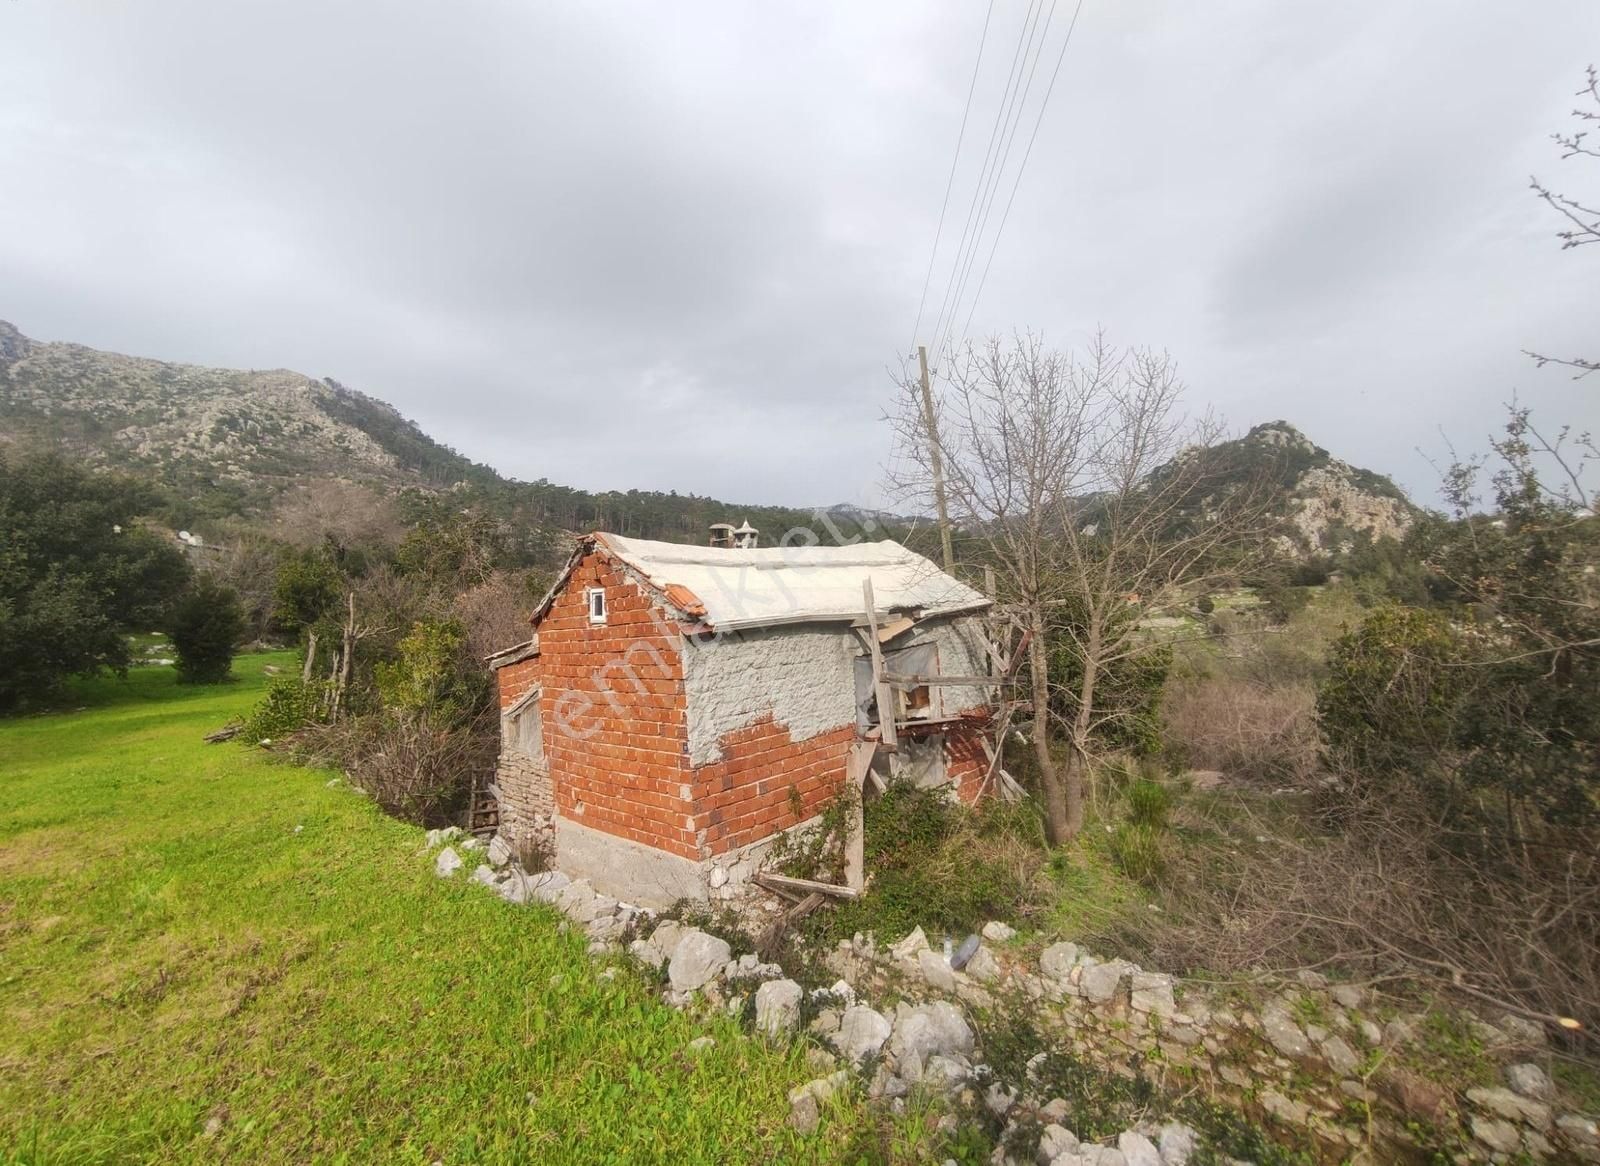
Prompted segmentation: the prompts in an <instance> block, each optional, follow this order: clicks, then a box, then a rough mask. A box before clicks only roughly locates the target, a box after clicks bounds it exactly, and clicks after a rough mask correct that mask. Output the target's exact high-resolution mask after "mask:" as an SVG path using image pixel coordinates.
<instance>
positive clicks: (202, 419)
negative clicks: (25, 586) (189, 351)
mask: <svg viewBox="0 0 1600 1166" xmlns="http://www.w3.org/2000/svg"><path fill="white" fill-rule="evenodd" d="M7 442H12V443H32V444H41V445H49V446H51V447H54V448H58V449H62V450H65V451H67V452H69V453H72V454H73V455H75V456H77V457H79V458H81V459H83V460H84V461H86V462H88V463H89V464H91V465H95V466H102V467H106V468H110V469H117V470H122V471H125V472H129V473H133V474H136V475H139V476H142V477H149V478H152V479H154V480H156V481H157V482H159V483H160V484H162V485H163V486H164V487H165V488H166V490H167V492H168V494H169V495H170V496H171V497H172V498H173V499H174V502H173V507H172V509H173V513H172V514H171V515H169V516H168V517H170V518H171V519H172V521H173V522H174V523H178V522H181V523H183V524H185V525H190V526H200V527H203V525H204V520H205V519H207V518H221V517H225V516H232V515H242V516H246V517H249V516H253V515H259V514H261V513H263V512H264V511H265V510H266V509H267V508H268V507H270V505H271V504H272V502H273V500H274V499H275V498H277V497H278V496H279V495H280V494H281V493H282V492H283V491H284V490H285V489H287V488H288V487H290V486H293V485H301V484H305V483H307V482H311V481H315V480H317V479H331V480H338V481H348V482H356V483H360V484H365V485H371V486H375V487H377V488H379V489H381V490H383V491H385V492H387V493H393V492H396V491H403V490H417V491H421V492H424V493H440V492H443V491H446V490H449V491H451V492H452V494H453V495H454V496H456V497H457V498H458V499H459V502H460V505H461V506H462V507H463V508H466V507H471V506H477V507H480V508H482V509H484V510H486V511H488V512H490V513H493V514H494V515H496V516H497V517H498V518H500V519H501V520H502V521H503V522H505V523H506V524H507V525H509V526H512V527H520V528H524V529H523V530H522V531H521V532H520V533H523V534H527V533H529V532H530V530H532V529H539V530H547V531H548V530H574V531H576V530H588V529H604V530H614V531H617V532H618V533H621V534H628V535H633V536H636V537H641V538H660V539H668V540H674V541H699V540H700V539H702V538H704V537H705V533H706V527H707V526H708V525H709V524H710V523H712V522H716V521H722V520H731V521H734V522H740V521H743V520H745V519H748V520H749V521H750V522H752V523H754V524H755V525H756V526H757V527H758V528H760V529H761V530H762V531H764V532H766V533H767V535H768V536H769V538H771V539H772V540H774V541H775V540H776V539H777V538H778V537H780V536H781V535H782V533H783V532H784V531H785V530H788V529H789V528H790V527H793V526H797V525H803V524H810V523H811V514H810V512H809V511H801V510H795V509H790V508H785V507H773V506H750V505H740V504H732V503H725V502H721V501H718V500H717V499H714V498H704V497H699V496H696V495H692V494H691V495H683V494H677V493H662V492H658V491H643V490H629V491H608V492H604V493H591V492H589V491H584V490H575V489H571V488H569V487H565V486H559V485H555V484H553V483H551V482H548V481H544V480H540V481H537V482H517V481H514V480H512V479H508V478H505V477H502V476H501V475H500V474H499V473H497V472H496V471H495V470H493V469H492V468H490V467H489V466H485V465H480V464H479V463H477V462H474V461H472V460H471V459H469V458H466V457H463V456H462V455H461V454H459V453H457V452H456V451H455V450H453V449H451V448H450V447H449V446H446V445H443V444H441V443H439V442H437V441H435V440H434V439H433V438H431V437H429V436H428V435H427V434H426V433H424V432H423V431H422V430H421V429H420V428H418V427H417V425H416V424H415V423H414V422H412V421H409V420H407V419H406V418H405V417H404V416H402V415H401V414H400V412H399V411H398V410H396V409H395V408H394V407H393V406H392V405H388V404H386V403H385V402H383V401H380V400H378V399H377V398H375V397H370V396H368V395H367V394H365V393H360V392H357V391H355V390H354V389H349V388H346V387H345V386H344V385H341V384H340V383H339V382H338V381H335V380H333V379H331V378H325V379H322V380H317V379H314V378H312V377H309V376H306V375H304V374H302V373H297V372H292V371H289V370H287V369H271V370H265V371H262V370H250V371H245V370H240V369H221V368H206V367H202V366H200V365H191V364H173V363H169V362H167V361H162V360H152V359H148V358H145V357H137V356H124V355H121V354H120V353H114V352H101V351H99V350H97V349H93V348H86V347H84V346H83V345H80V344H65V343H41V342H39V341H36V340H32V339H30V338H28V337H27V336H25V335H23V333H22V332H21V331H19V330H18V329H17V328H16V327H15V326H14V325H12V324H9V323H6V322H5V321H3V320H0V446H3V445H4V444H5V443H7Z"/></svg>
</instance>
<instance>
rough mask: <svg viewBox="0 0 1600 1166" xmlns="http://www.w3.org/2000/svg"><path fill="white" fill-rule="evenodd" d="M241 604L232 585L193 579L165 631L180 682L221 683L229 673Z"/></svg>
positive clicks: (241, 629)
mask: <svg viewBox="0 0 1600 1166" xmlns="http://www.w3.org/2000/svg"><path fill="white" fill-rule="evenodd" d="M244 630H245V620H244V607H243V606H242V605H241V604H240V603H239V596H238V595H237V594H236V593H235V592H234V590H233V588H231V587H226V586H224V585H222V584H221V583H218V582H217V581H216V580H214V579H209V578H204V577H202V578H201V579H199V580H197V581H196V583H195V585H194V586H193V587H192V588H190V589H189V592H188V593H187V594H186V595H184V597H183V598H182V599H180V600H178V604H177V606H176V608H174V610H173V613H172V622H171V624H170V626H169V628H168V635H169V637H170V638H171V640H172V647H173V650H174V651H175V652H176V653H177V657H178V680H179V682H180V683H182V684H221V683H223V682H224V681H225V680H227V679H228V678H229V676H230V675H231V674H232V673H233V651H234V648H235V647H236V646H237V645H238V643H239V641H240V640H241V639H243V638H244Z"/></svg>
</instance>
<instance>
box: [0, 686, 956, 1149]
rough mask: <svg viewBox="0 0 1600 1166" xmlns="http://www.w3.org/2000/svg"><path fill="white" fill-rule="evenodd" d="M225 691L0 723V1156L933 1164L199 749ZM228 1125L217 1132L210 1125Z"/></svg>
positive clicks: (393, 852) (538, 913) (148, 697)
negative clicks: (794, 1117) (804, 1134)
mask: <svg viewBox="0 0 1600 1166" xmlns="http://www.w3.org/2000/svg"><path fill="white" fill-rule="evenodd" d="M271 662H277V663H280V664H281V663H285V662H286V660H285V659H284V658H282V657H273V656H255V657H247V658H244V659H241V660H240V662H239V666H238V671H239V672H240V674H241V677H242V680H241V683H238V684H235V685H231V686H228V687H226V688H222V689H199V690H183V689H180V688H179V687H177V686H176V685H175V684H174V682H173V674H172V672H171V670H170V669H165V668H161V669H155V668H150V669H138V670H135V672H134V673H133V674H132V676H131V677H130V679H129V680H128V681H127V682H126V683H121V682H117V681H114V680H104V681H100V682H96V683H92V684H88V685H85V686H84V687H83V689H82V690H81V696H82V701H83V703H84V704H85V706H87V707H86V708H85V709H82V710H79V711H77V712H75V713H67V714H61V715H53V716H42V717H33V718H28V719H23V720H16V721H10V722H0V775H3V776H0V1160H10V1161H21V1162H34V1161H40V1162H45V1161H51V1162H73V1163H80V1162H98V1161H163V1162H166V1161H184V1160H202V1159H203V1160H207V1161H214V1160H219V1159H220V1160H233V1161H250V1162H276V1161H308V1160H311V1159H316V1160H319V1161H402V1162H403V1161H417V1162H431V1161H434V1160H435V1159H443V1160H444V1161H445V1162H448V1163H456V1162H473V1161H485V1162H503V1161H512V1160H522V1159H528V1160H538V1161H546V1162H558V1161H597V1160H624V1159H625V1160H628V1161H661V1160H670V1161H676V1162H701V1161H759V1160H766V1161H772V1160H792V1161H813V1160H859V1159H861V1158H863V1157H867V1158H877V1157H879V1156H880V1154H881V1153H883V1152H885V1151H888V1152H893V1153H894V1155H895V1156H897V1157H898V1156H900V1155H902V1154H907V1153H916V1152H917V1151H918V1150H919V1149H920V1150H925V1149H927V1147H919V1146H916V1145H915V1143H916V1142H918V1141H920V1128H921V1127H920V1126H911V1127H907V1126H902V1127H901V1128H899V1129H897V1130H885V1131H877V1130H874V1129H872V1127H871V1124H870V1119H869V1118H868V1117H867V1116H866V1115H865V1114H863V1113H862V1112H861V1111H860V1110H856V1109H849V1108H846V1107H842V1106H841V1107H838V1108H836V1109H835V1111H834V1112H833V1114H832V1115H831V1117H830V1119H829V1120H830V1121H831V1125H825V1126H824V1129H823V1131H822V1133H821V1134H819V1135H818V1136H816V1137H814V1138H811V1139H805V1140H801V1139H799V1138H797V1137H796V1136H794V1135H792V1134H791V1133H790V1132H789V1131H788V1129H787V1128H786V1126H785V1124H784V1119H785V1117H786V1116H787V1113H788V1104H787V1101H786V1099H785V1093H786V1091H787V1089H788V1088H790V1087H791V1086H793V1085H794V1084H796V1083H798V1082H800V1081H803V1080H805V1079H807V1078H808V1077H810V1076H812V1075H814V1074H813V1073H811V1072H808V1071H807V1069H806V1068H805V1066H804V1064H803V1060H802V1058H801V1056H800V1054H799V1053H798V1051H791V1050H780V1049H769V1048H767V1047H766V1046H765V1045H763V1044H762V1043H760V1042H758V1041H753V1040H750V1039H747V1038H745V1037H743V1036H741V1035H740V1034H739V1032H738V1030H737V1028H736V1027H735V1026H734V1025H733V1024H732V1022H719V1024H718V1025H716V1026H714V1027H713V1028H712V1029H711V1031H712V1032H714V1033H715V1035H716V1037H717V1045H716V1047H715V1048H714V1049H712V1050H711V1051H709V1052H708V1053H706V1054H703V1055H702V1056H701V1057H699V1058H696V1057H694V1056H693V1055H692V1054H685V1052H684V1046H685V1045H686V1044H687V1043H688V1041H690V1040H691V1039H693V1038H694V1037H695V1036H697V1035H699V1034H700V1031H701V1030H700V1029H699V1028H697V1026H696V1025H695V1024H694V1023H693V1022H692V1021H690V1020H689V1019H687V1018H685V1017H683V1016H682V1015H680V1014H679V1013H676V1012H674V1011H672V1010H670V1009H668V1008H666V1007H664V1006H662V1005H660V1004H659V1003H657V1002H656V1001H655V1000H654V999H653V997H652V994H651V992H650V990H649V988H648V987H647V986H646V985H645V984H644V983H642V982H641V981H640V979H638V978H637V977H636V976H634V975H633V974H632V973H629V972H623V973H621V974H619V975H617V976H616V977H615V979H613V980H611V981H609V982H608V981H606V980H603V979H601V978H599V976H598V975H597V974H596V969H595V968H594V967H593V965H591V963H590V962H589V960H588V958H587V957H586V955H585V953H584V941H583V939H582V938H581V937H580V936H579V935H577V934H570V935H563V934H560V933H559V932H558V930H557V917H556V916H555V915H553V914H552V913H549V912H546V911H544V910H542V909H523V910H519V909H516V908H512V907H510V906H508V905H506V904H504V903H502V902H500V901H499V900H498V899H497V898H496V897H494V896H492V895H490V894H487V893H485V892H484V891H483V890H482V889H481V888H478V887H475V886H470V885H466V884H464V883H463V882H460V881H458V882H456V883H454V884H446V883H442V882H440V881H438V880H436V879H435V878H434V877H433V875H432V873H431V870H430V866H429V863H428V861H427V859H426V857H424V856H421V855H419V854H418V846H419V843H420V841H421V839H420V833H419V831H417V830H416V829H414V828H412V827H409V826H406V825H404V824H402V823H399V822H395V821H392V820H390V819H387V818H385V817H383V816H382V815H380V814H379V813H377V812H376V811H375V810H374V809H373V808H372V807H371V805H370V804H368V803H367V802H366V801H365V800H364V799H362V798H360V797H359V796H356V795H354V794H352V793H350V792H349V791H348V790H346V789H344V788H342V787H339V788H328V787H327V785H326V782H327V781H328V779H329V777H330V776H331V775H330V774H327V773H318V772H313V771H309V770H305V769H299V768H294V767H291V766H285V765H278V764H274V763H272V762H270V761H268V760H267V759H265V758H263V757H262V756H260V755H259V754H255V753H252V752H250V751H249V750H247V749H244V748H241V747H239V746H236V745H231V744H230V745H220V746H212V745H205V744H202V743H201V740H200V737H201V735H202V733H203V732H205V731H207V730H209V729H211V728H214V727H216V726H217V725H219V724H221V723H223V722H224V721H226V720H227V719H228V718H229V717H231V716H233V715H235V714H238V713H240V712H241V711H243V710H244V709H246V708H247V707H248V706H249V705H250V704H251V703H252V701H253V700H254V699H255V697H256V696H257V694H258V693H259V690H260V688H261V685H262V672H261V669H262V666H263V665H264V664H267V663H271ZM224 1111H225V1120H224V1122H223V1123H222V1127H221V1129H220V1132H217V1133H215V1134H214V1135H213V1136H209V1137H208V1136H207V1135H206V1134H205V1133H204V1129H205V1126H206V1124H207V1121H208V1119H209V1118H210V1117H211V1116H212V1115H213V1114H216V1113H223V1112H224Z"/></svg>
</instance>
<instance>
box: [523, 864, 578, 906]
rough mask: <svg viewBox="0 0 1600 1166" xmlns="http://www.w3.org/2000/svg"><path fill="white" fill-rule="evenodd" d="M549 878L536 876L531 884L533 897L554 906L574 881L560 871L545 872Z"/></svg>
mask: <svg viewBox="0 0 1600 1166" xmlns="http://www.w3.org/2000/svg"><path fill="white" fill-rule="evenodd" d="M545 873H546V875H547V876H548V877H542V876H538V875H536V876H534V879H533V881H532V882H531V883H529V889H530V890H531V891H532V892H533V897H534V898H535V899H538V900H539V901H540V902H541V903H551V904H554V903H555V901H556V898H557V897H558V896H559V895H560V894H561V892H562V891H564V890H566V888H567V887H568V886H569V885H570V884H571V882H572V879H571V878H570V877H568V876H567V875H565V874H563V873H562V872H561V871H559V870H552V871H547V872H545Z"/></svg>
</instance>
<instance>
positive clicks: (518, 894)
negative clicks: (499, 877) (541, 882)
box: [497, 872, 528, 907]
mask: <svg viewBox="0 0 1600 1166" xmlns="http://www.w3.org/2000/svg"><path fill="white" fill-rule="evenodd" d="M497 889H498V890H499V892H500V897H501V898H502V899H504V900H505V901H506V902H508V903H512V904H515V905H516V906H518V907H520V906H522V904H524V903H526V902H527V901H528V880H527V879H525V878H523V877H522V874H521V873H520V872H513V873H512V875H511V877H510V878H508V879H507V880H506V881H505V882H503V883H501V884H500V886H499V887H498V888H497Z"/></svg>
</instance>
